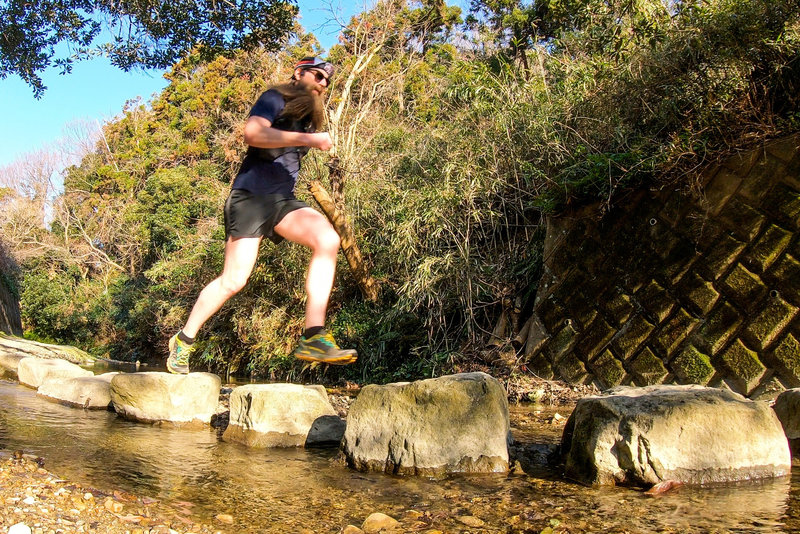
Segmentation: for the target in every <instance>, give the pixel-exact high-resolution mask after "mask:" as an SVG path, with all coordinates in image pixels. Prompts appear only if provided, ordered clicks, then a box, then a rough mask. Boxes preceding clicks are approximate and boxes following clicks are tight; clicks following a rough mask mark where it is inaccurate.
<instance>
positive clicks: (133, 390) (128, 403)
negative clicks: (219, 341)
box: [111, 373, 221, 425]
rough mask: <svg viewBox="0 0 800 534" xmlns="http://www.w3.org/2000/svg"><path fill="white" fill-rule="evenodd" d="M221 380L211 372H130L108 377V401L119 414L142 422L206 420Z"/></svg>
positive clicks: (209, 417) (206, 422) (217, 397)
mask: <svg viewBox="0 0 800 534" xmlns="http://www.w3.org/2000/svg"><path fill="white" fill-rule="evenodd" d="M220 385H221V381H220V378H219V377H218V376H217V375H214V374H211V373H189V374H187V375H173V374H170V373H130V374H118V375H116V376H114V377H113V378H112V379H111V402H112V404H113V405H114V409H115V410H116V411H117V413H118V414H119V415H121V416H122V417H125V418H126V419H132V420H134V421H140V422H143V423H156V422H168V423H176V424H179V425H182V424H187V423H196V424H203V425H206V424H209V423H210V422H211V416H212V415H214V413H215V412H216V410H217V400H218V399H219V390H220Z"/></svg>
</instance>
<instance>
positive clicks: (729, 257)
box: [701, 233, 747, 280]
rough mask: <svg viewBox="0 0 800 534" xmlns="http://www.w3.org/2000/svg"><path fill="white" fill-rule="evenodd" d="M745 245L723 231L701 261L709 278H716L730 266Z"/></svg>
mask: <svg viewBox="0 0 800 534" xmlns="http://www.w3.org/2000/svg"><path fill="white" fill-rule="evenodd" d="M746 246H747V245H746V244H745V243H742V242H741V241H739V240H738V239H736V238H735V237H733V236H732V235H730V234H728V233H724V234H722V235H721V236H720V238H719V241H717V242H716V243H715V244H714V245H713V246H712V247H711V249H710V250H709V252H708V254H707V255H706V256H705V258H704V259H703V260H701V261H702V263H701V264H702V266H703V267H704V268H705V271H706V274H707V275H708V278H709V279H710V280H717V279H718V278H719V277H720V276H722V274H723V273H725V271H726V270H727V269H728V267H730V266H731V265H732V264H733V263H734V262H735V261H736V259H737V258H738V257H739V255H740V254H741V253H742V251H744V249H745V247H746Z"/></svg>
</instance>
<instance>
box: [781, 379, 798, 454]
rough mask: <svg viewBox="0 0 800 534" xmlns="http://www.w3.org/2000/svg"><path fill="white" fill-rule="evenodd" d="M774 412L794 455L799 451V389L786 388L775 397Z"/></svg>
mask: <svg viewBox="0 0 800 534" xmlns="http://www.w3.org/2000/svg"><path fill="white" fill-rule="evenodd" d="M775 413H776V414H777V415H778V419H779V420H780V422H781V425H782V426H783V431H784V433H785V434H786V438H787V439H788V440H789V446H790V448H791V450H792V453H793V454H794V455H797V454H799V453H800V389H788V390H786V391H784V392H783V393H781V394H780V395H778V398H777V399H775Z"/></svg>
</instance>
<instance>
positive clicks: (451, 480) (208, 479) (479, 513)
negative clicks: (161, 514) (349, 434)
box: [0, 380, 800, 533]
mask: <svg viewBox="0 0 800 534" xmlns="http://www.w3.org/2000/svg"><path fill="white" fill-rule="evenodd" d="M514 410H522V411H521V412H514ZM525 410H531V408H530V407H525V408H513V409H512V412H513V415H514V418H515V420H518V421H522V422H523V426H524V428H515V429H514V433H515V436H516V438H517V439H518V440H521V439H523V438H524V439H526V440H531V442H537V441H538V442H539V443H541V444H547V445H552V444H553V443H557V441H558V439H559V437H560V429H559V428H558V426H557V425H552V424H550V425H548V424H547V420H548V419H550V418H552V417H553V413H550V412H548V411H547V409H544V410H543V411H542V412H541V413H539V414H536V415H535V417H534V415H533V412H532V411H531V416H530V417H529V418H526V413H525ZM561 415H568V414H567V413H563V409H562V413H561ZM526 421H527V423H526ZM537 421H538V423H537ZM542 421H544V423H542ZM525 425H527V426H525ZM537 425H538V426H537ZM0 449H6V450H16V449H23V450H24V451H26V452H28V453H33V454H37V455H40V456H43V457H44V458H46V461H47V463H46V467H47V468H48V469H50V470H52V471H54V472H55V473H58V474H59V475H61V476H63V477H65V478H68V479H74V480H77V481H79V482H81V483H83V484H85V485H90V486H95V487H98V488H103V489H122V490H125V491H130V492H133V493H136V494H139V495H147V496H150V497H155V498H160V499H169V500H172V501H187V502H191V503H193V504H194V506H193V507H192V508H191V513H192V514H194V515H195V516H197V517H200V518H202V517H211V516H213V515H215V514H217V513H229V514H231V515H233V516H234V517H235V518H236V524H235V525H234V528H233V529H231V530H230V531H231V532H264V531H280V530H282V531H287V530H293V529H300V528H307V529H311V530H313V531H314V532H339V531H340V530H341V528H342V527H343V526H345V525H347V524H355V525H360V524H361V523H362V522H363V520H364V519H365V518H366V517H367V515H369V514H370V513H372V512H375V511H380V512H384V513H387V514H389V515H392V516H394V517H397V518H400V517H402V516H403V514H404V513H407V511H408V510H415V511H416V512H418V515H419V514H421V515H420V519H419V521H418V527H419V528H420V529H421V530H424V528H435V529H438V530H441V531H443V532H477V531H480V532H536V533H538V532H540V531H541V530H542V529H543V528H545V527H546V526H548V525H549V524H550V523H549V522H550V520H551V519H556V520H558V521H560V523H561V525H563V526H565V527H567V529H569V531H570V532H630V533H634V532H636V533H639V532H641V533H645V532H675V533H678V532H681V533H683V532H698V533H699V532H748V533H749V532H757V533H767V532H770V533H772V532H792V531H795V530H796V527H797V526H798V515H800V514H799V513H798V511H799V510H800V480H799V479H798V477H797V476H795V477H794V478H791V479H790V478H788V477H787V478H783V479H778V480H771V481H767V482H762V483H749V484H740V485H735V486H718V487H707V488H687V487H684V488H680V489H677V490H674V491H672V492H669V493H667V494H665V495H662V496H660V497H655V498H654V497H648V496H645V495H644V494H642V493H641V492H638V491H635V490H631V489H626V488H585V487H582V486H579V485H576V484H572V483H570V482H568V481H565V480H563V479H562V478H561V476H560V473H559V472H558V471H557V470H554V469H546V470H542V471H541V472H537V474H536V476H530V475H524V474H523V475H512V476H496V475H491V476H453V477H448V478H446V479H444V480H428V479H424V478H398V477H390V476H385V475H381V474H362V473H357V472H354V471H351V470H349V469H347V468H345V467H344V466H343V465H342V464H341V463H340V461H339V460H338V453H337V451H332V450H302V449H300V450H297V449H278V450H253V449H248V448H246V447H244V446H242V445H239V444H231V443H225V442H222V441H219V440H218V438H217V435H216V433H215V432H214V431H212V430H200V431H197V430H195V431H192V430H181V429H175V428H168V427H152V426H148V425H141V424H135V423H130V422H127V421H125V420H123V419H120V418H117V417H116V415H115V414H113V413H110V412H102V411H100V412H97V411H83V410H76V409H73V408H67V407H64V406H61V405H59V404H55V403H52V402H48V401H46V400H44V399H41V398H39V397H37V396H36V395H35V392H34V391H33V390H30V389H27V388H24V387H21V386H19V385H18V384H16V383H15V382H11V381H7V380H6V381H0ZM187 513H189V512H188V511H187ZM463 515H472V516H476V517H478V518H480V519H482V520H483V521H484V522H485V526H484V527H481V528H480V529H478V530H476V529H474V528H472V529H471V528H469V527H466V526H465V525H463V524H462V523H460V522H459V521H458V519H457V517H458V516H463ZM256 525H257V526H256Z"/></svg>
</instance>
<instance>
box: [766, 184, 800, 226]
mask: <svg viewBox="0 0 800 534" xmlns="http://www.w3.org/2000/svg"><path fill="white" fill-rule="evenodd" d="M763 206H764V209H765V210H767V211H768V212H770V214H772V215H774V216H775V217H776V218H778V219H780V220H782V221H784V222H785V223H787V224H788V225H789V227H790V228H792V229H795V230H796V229H797V228H798V227H800V194H799V193H798V191H797V190H795V189H793V188H791V187H789V186H786V185H784V184H778V185H776V186H775V187H774V188H773V189H772V191H770V192H769V194H768V195H767V196H766V197H765V198H764V201H763Z"/></svg>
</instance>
